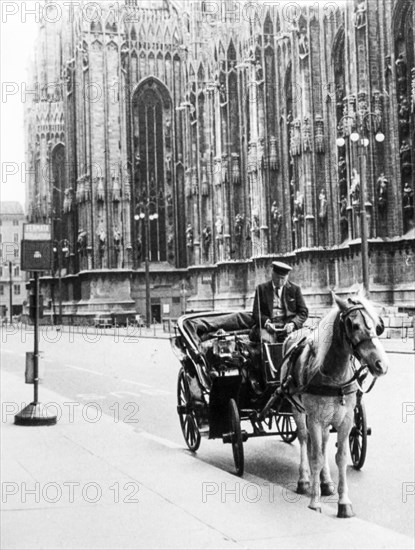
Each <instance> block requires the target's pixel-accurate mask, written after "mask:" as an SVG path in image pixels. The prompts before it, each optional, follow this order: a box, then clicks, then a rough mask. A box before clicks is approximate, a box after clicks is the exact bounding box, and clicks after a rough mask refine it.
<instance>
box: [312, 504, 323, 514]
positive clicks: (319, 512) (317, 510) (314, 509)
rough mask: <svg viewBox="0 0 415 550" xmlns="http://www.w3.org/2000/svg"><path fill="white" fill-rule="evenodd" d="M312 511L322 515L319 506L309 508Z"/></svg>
mask: <svg viewBox="0 0 415 550" xmlns="http://www.w3.org/2000/svg"><path fill="white" fill-rule="evenodd" d="M309 508H310V510H313V512H317V513H318V514H321V507H320V506H317V508H313V507H312V506H309Z"/></svg>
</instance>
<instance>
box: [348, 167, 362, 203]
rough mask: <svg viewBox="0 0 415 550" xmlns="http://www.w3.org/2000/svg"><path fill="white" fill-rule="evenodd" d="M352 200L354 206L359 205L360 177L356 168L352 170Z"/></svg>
mask: <svg viewBox="0 0 415 550" xmlns="http://www.w3.org/2000/svg"><path fill="white" fill-rule="evenodd" d="M350 198H351V202H352V204H353V205H356V204H359V200H360V176H359V174H358V173H357V170H356V168H353V170H352V178H351V186H350Z"/></svg>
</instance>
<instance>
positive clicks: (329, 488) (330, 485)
mask: <svg viewBox="0 0 415 550" xmlns="http://www.w3.org/2000/svg"><path fill="white" fill-rule="evenodd" d="M329 437H330V426H327V428H324V429H323V457H324V458H323V460H324V461H323V469H322V470H321V474H320V481H321V494H322V495H323V497H328V496H330V495H333V494H334V493H335V487H334V482H333V480H332V479H331V474H330V467H329V458H328V453H327V443H328V441H329Z"/></svg>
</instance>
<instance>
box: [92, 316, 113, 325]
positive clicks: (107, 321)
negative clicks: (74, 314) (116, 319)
mask: <svg viewBox="0 0 415 550" xmlns="http://www.w3.org/2000/svg"><path fill="white" fill-rule="evenodd" d="M113 326H114V324H113V321H112V319H111V317H108V316H107V315H98V316H97V317H95V318H94V327H96V328H111V327H113Z"/></svg>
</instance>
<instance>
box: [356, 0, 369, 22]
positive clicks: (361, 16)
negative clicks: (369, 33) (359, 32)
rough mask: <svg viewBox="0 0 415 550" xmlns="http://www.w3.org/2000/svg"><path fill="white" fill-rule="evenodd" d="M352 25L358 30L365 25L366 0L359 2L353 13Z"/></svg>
mask: <svg viewBox="0 0 415 550" xmlns="http://www.w3.org/2000/svg"><path fill="white" fill-rule="evenodd" d="M354 25H355V27H356V28H358V29H360V28H362V27H364V26H365V25H366V0H359V2H358V3H357V6H356V8H355V13H354Z"/></svg>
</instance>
